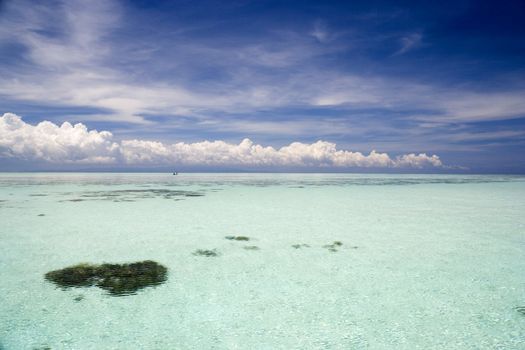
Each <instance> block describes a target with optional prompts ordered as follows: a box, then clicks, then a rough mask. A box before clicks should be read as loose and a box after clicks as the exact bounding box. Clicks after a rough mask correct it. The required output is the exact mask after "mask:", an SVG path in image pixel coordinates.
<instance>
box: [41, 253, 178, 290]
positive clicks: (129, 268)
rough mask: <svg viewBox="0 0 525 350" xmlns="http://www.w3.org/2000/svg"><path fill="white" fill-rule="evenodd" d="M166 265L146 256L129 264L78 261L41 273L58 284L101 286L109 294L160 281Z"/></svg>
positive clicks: (162, 279) (164, 276) (148, 285)
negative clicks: (146, 258) (59, 268)
mask: <svg viewBox="0 0 525 350" xmlns="http://www.w3.org/2000/svg"><path fill="white" fill-rule="evenodd" d="M167 278H168V269H167V268H166V267H164V266H162V265H160V264H158V263H156V262H155V261H151V260H146V261H141V262H136V263H131V264H102V265H92V264H78V265H75V266H70V267H66V268H64V269H61V270H55V271H51V272H48V273H46V274H45V279H46V280H48V281H50V282H53V283H55V284H56V285H58V286H60V287H62V288H71V287H91V286H97V287H99V288H102V289H104V290H106V291H108V293H109V294H110V295H113V296H123V295H131V294H136V292H137V291H138V290H140V289H142V288H146V287H150V286H156V285H159V284H161V283H164V282H165V281H166V280H167Z"/></svg>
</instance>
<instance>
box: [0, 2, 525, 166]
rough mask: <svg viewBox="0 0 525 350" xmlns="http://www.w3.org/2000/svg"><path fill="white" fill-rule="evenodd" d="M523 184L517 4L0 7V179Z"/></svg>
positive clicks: (521, 32)
mask: <svg viewBox="0 0 525 350" xmlns="http://www.w3.org/2000/svg"><path fill="white" fill-rule="evenodd" d="M90 169H95V170H96V169H102V170H165V169H177V170H188V171H191V170H195V171H323V172H324V171H328V172H330V171H337V172H339V171H343V172H345V171H350V172H445V173H447V172H452V173H455V172H459V173H525V2H523V1H521V0H507V1H482V0H478V1H462V0H458V1H450V2H446V3H445V2H423V1H370V0H369V1H248V0H246V1H241V0H239V1H235V0H233V1H198V0H195V1H184V0H179V1H155V0H148V1H122V0H89V1H83V0H68V1H53V0H51V1H45V2H38V1H26V0H12V1H9V0H7V1H6V0H0V171H17V170H28V171H31V170H90Z"/></svg>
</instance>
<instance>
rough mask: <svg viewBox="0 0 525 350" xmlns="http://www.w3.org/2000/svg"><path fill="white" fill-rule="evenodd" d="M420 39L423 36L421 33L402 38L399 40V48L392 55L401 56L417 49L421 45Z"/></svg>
mask: <svg viewBox="0 0 525 350" xmlns="http://www.w3.org/2000/svg"><path fill="white" fill-rule="evenodd" d="M422 39H423V34H421V33H412V34H409V35H406V36H404V37H402V38H401V39H400V43H401V48H400V49H399V50H398V51H396V52H395V53H394V56H398V55H402V54H404V53H407V52H408V51H410V50H413V49H415V48H417V47H418V46H419V45H421V41H422Z"/></svg>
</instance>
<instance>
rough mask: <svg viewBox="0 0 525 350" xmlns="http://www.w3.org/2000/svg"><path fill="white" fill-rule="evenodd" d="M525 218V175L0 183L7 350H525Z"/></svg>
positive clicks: (11, 177)
mask: <svg viewBox="0 0 525 350" xmlns="http://www.w3.org/2000/svg"><path fill="white" fill-rule="evenodd" d="M524 213H525V177H510V176H462V175H461V176H460V175H341V174H331V175H326V174H325V175H321V174H180V175H178V176H172V175H166V174H80V173H79V174H51V173H49V174H7V173H5V174H0V223H1V226H0V278H1V283H0V349H2V350H4V349H5V350H7V349H16V350H19V349H46V348H50V349H524V348H525V311H523V309H519V307H523V306H525V259H524V257H525V215H524ZM42 214H43V215H42ZM226 236H246V237H249V238H250V240H249V241H245V240H237V239H231V237H230V239H225V237H226ZM337 241H339V242H341V243H342V245H339V244H335V243H334V242H337ZM254 247H256V248H254ZM257 248H258V249H257ZM199 250H202V251H215V252H216V253H217V254H215V256H214V255H206V254H198V253H196V252H198V251H199ZM142 260H155V261H157V262H159V263H160V264H162V265H164V266H166V267H167V268H168V269H169V270H168V273H169V276H168V279H167V281H166V282H165V283H163V284H161V285H158V286H155V287H148V288H144V289H141V290H139V291H137V293H136V294H134V295H127V296H120V297H115V296H112V295H109V294H108V293H107V292H106V291H104V290H103V289H100V288H96V287H90V288H70V289H66V290H64V289H61V288H59V287H57V286H55V285H53V284H52V283H50V282H49V281H46V280H45V279H44V274H45V273H46V272H49V271H52V270H56V269H61V268H64V267H67V266H71V265H75V264H77V263H81V262H90V263H95V264H99V263H103V262H108V263H126V262H134V261H142ZM520 310H521V311H520Z"/></svg>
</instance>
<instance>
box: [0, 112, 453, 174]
mask: <svg viewBox="0 0 525 350" xmlns="http://www.w3.org/2000/svg"><path fill="white" fill-rule="evenodd" d="M0 157H1V158H15V159H19V160H25V161H34V160H37V161H45V162H49V163H54V164H126V165H194V166H213V167H231V166H241V167H246V168H279V167H297V168H304V167H309V168H322V169H326V168H354V167H365V168H426V167H442V166H443V164H442V162H441V160H440V158H439V157H438V156H436V155H432V156H428V155H426V154H405V155H400V156H398V157H394V158H392V157H390V156H389V155H388V154H387V153H379V152H376V151H372V152H370V153H369V154H368V155H365V154H362V153H360V152H352V151H348V150H340V149H337V147H336V144H334V143H331V142H326V141H317V142H314V143H311V144H307V143H301V142H292V143H291V144H289V145H287V146H284V147H281V148H278V149H276V148H273V147H270V146H262V145H258V144H254V143H253V142H252V141H251V140H249V139H244V140H242V142H240V143H239V144H231V143H227V142H224V141H203V142H195V143H184V142H179V143H174V144H166V143H162V142H157V141H147V140H138V139H132V140H122V141H120V142H117V141H115V140H114V138H113V134H112V133H111V132H109V131H96V130H88V128H87V127H86V126H85V125H83V124H81V123H78V124H75V125H72V124H70V123H68V122H65V123H63V124H62V125H60V126H58V125H56V124H54V123H52V122H49V121H43V122H40V123H38V124H37V125H31V124H28V123H26V122H24V121H23V120H22V118H21V117H19V116H17V115H15V114H12V113H5V114H4V115H3V116H2V117H0Z"/></svg>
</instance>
